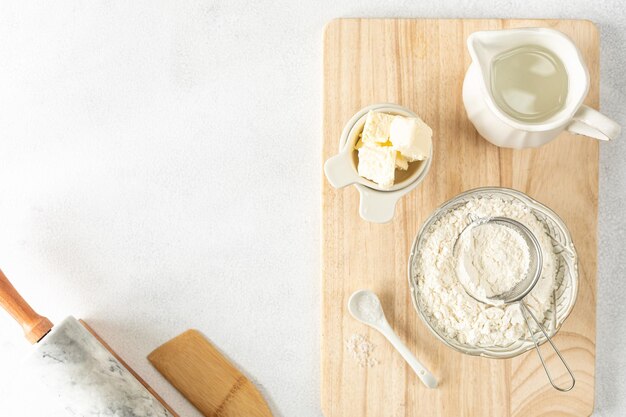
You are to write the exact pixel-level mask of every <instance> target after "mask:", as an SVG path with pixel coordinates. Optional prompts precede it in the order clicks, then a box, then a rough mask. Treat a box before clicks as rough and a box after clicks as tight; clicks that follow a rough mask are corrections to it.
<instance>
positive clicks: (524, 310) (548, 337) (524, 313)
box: [519, 302, 576, 392]
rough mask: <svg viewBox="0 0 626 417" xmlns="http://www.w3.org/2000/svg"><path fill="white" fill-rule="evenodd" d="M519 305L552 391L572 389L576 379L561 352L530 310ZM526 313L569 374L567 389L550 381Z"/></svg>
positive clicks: (521, 303) (522, 304)
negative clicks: (552, 388)
mask: <svg viewBox="0 0 626 417" xmlns="http://www.w3.org/2000/svg"><path fill="white" fill-rule="evenodd" d="M519 304H520V308H521V310H522V316H524V321H525V322H526V327H528V331H529V332H530V337H532V339H533V343H534V344H535V350H536V351H537V355H539V359H540V360H541V365H543V369H544V370H545V371H546V375H547V376H548V379H549V380H550V385H552V386H553V387H554V389H556V390H558V391H561V392H567V391H570V390H571V389H572V388H574V385H575V384H576V378H574V374H573V373H572V370H571V369H570V368H569V366H568V365H567V362H565V359H564V358H563V356H562V355H561V352H560V351H559V350H558V349H557V347H556V346H555V345H554V342H552V338H551V337H550V336H548V332H546V329H544V327H543V326H542V325H541V323H539V320H537V317H535V315H534V314H533V312H532V311H530V309H529V308H528V307H526V304H524V303H523V302H520V303H519ZM526 313H528V315H530V317H532V319H533V321H534V322H535V324H536V325H537V326H538V327H539V330H541V332H542V333H543V335H544V336H545V337H546V339H547V340H548V342H550V346H552V349H553V350H554V351H555V352H556V354H557V356H558V357H559V359H560V360H561V363H562V364H563V365H565V369H567V372H568V373H569V376H570V377H571V378H572V383H571V385H569V386H567V387H559V386H558V385H556V384H555V383H554V381H553V380H552V375H550V371H549V370H548V366H547V365H546V362H545V361H544V360H543V355H542V354H541V350H539V343H537V339H536V338H535V334H534V333H533V331H532V329H531V328H530V323H529V322H528V316H527V314H526Z"/></svg>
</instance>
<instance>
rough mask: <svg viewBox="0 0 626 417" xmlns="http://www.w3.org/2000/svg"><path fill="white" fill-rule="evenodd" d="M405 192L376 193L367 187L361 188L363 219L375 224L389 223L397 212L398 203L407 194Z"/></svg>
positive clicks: (360, 205) (361, 212)
mask: <svg viewBox="0 0 626 417" xmlns="http://www.w3.org/2000/svg"><path fill="white" fill-rule="evenodd" d="M403 191H404V190H398V191H376V190H372V189H370V188H367V187H362V188H359V194H361V201H360V204H359V214H360V215H361V218H362V219H363V220H367V221H368V222H373V223H389V222H390V221H391V219H393V215H394V214H395V212H396V203H397V202H398V200H399V199H400V197H402V196H403V195H404V194H405V192H403Z"/></svg>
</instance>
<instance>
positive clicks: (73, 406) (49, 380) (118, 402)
mask: <svg viewBox="0 0 626 417" xmlns="http://www.w3.org/2000/svg"><path fill="white" fill-rule="evenodd" d="M0 305H2V307H3V308H4V309H5V310H6V311H7V312H9V314H11V316H13V318H14V319H15V320H16V321H17V322H18V323H19V324H20V325H21V326H22V328H23V329H24V334H25V336H26V339H28V341H29V342H31V343H33V344H35V346H34V349H33V351H32V352H31V354H30V355H29V357H28V358H27V359H26V361H25V363H24V365H25V366H26V367H27V368H28V370H29V372H30V373H29V375H32V376H33V377H35V378H36V379H37V380H40V381H41V382H42V383H43V385H45V386H46V388H48V389H49V390H50V391H51V392H52V394H53V396H54V397H56V398H58V399H59V400H60V401H61V405H62V406H63V407H65V409H66V410H67V411H68V413H69V415H71V416H79V417H105V416H115V417H175V416H176V414H175V413H174V412H173V411H172V410H171V409H170V408H169V407H168V406H167V405H166V404H165V403H163V401H162V400H161V399H160V398H159V397H158V396H157V395H156V394H155V393H154V392H153V391H152V390H151V389H150V387H148V386H147V385H146V384H145V383H144V382H143V381H142V380H141V379H140V378H139V377H138V376H137V375H136V374H135V373H134V372H133V371H132V370H131V369H130V368H128V367H127V366H126V364H125V363H124V362H123V361H122V360H121V359H120V358H119V357H118V356H117V355H116V354H115V353H114V352H112V351H111V350H110V349H108V346H106V344H104V342H101V341H100V339H99V338H98V337H97V335H95V334H94V333H92V331H91V329H89V328H88V327H87V326H86V325H85V324H84V323H81V322H79V321H78V320H76V319H75V318H74V317H68V318H66V319H65V320H63V321H62V322H61V324H57V325H56V326H53V325H52V323H51V322H50V320H48V319H47V318H46V317H43V316H40V315H39V314H37V313H36V312H35V311H34V310H33V309H32V308H31V307H30V306H29V305H28V303H27V302H26V301H24V299H23V298H22V297H21V296H20V294H19V293H18V292H17V291H16V290H15V288H14V287H13V285H11V283H10V282H9V280H8V279H7V277H6V276H5V275H4V273H2V271H0Z"/></svg>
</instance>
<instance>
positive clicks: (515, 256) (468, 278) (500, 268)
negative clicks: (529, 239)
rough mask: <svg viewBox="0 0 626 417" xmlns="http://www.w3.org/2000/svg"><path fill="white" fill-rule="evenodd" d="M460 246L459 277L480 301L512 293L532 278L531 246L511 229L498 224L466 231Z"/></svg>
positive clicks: (458, 250) (484, 225) (460, 240)
mask: <svg viewBox="0 0 626 417" xmlns="http://www.w3.org/2000/svg"><path fill="white" fill-rule="evenodd" d="M456 245H457V252H458V254H457V259H456V262H457V264H456V265H457V266H456V272H457V277H458V279H459V280H460V281H461V283H462V284H463V285H464V286H465V288H466V289H467V290H468V291H469V292H470V294H473V295H474V296H475V297H476V298H478V299H479V300H483V301H485V300H490V299H492V298H493V297H494V296H498V295H500V294H504V293H505V292H507V291H510V290H511V289H513V287H515V285H517V284H518V283H519V282H520V281H523V280H524V278H526V276H527V275H528V268H529V265H530V250H529V247H528V244H527V243H526V241H525V240H524V238H523V237H522V235H521V234H520V233H519V232H518V231H516V230H514V229H512V228H510V227H507V226H503V225H500V224H497V223H485V224H482V225H478V226H475V227H473V228H471V229H468V231H464V232H463V233H462V234H461V237H460V238H459V241H458V242H457V243H456ZM492 303H493V301H492ZM500 304H502V302H500Z"/></svg>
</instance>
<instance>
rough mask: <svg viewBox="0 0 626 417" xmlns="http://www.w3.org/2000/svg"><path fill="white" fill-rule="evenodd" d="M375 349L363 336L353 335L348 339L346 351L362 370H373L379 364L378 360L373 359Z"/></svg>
mask: <svg viewBox="0 0 626 417" xmlns="http://www.w3.org/2000/svg"><path fill="white" fill-rule="evenodd" d="M375 348H376V346H375V345H374V344H373V343H372V342H370V341H369V340H368V339H367V337H365V336H363V335H361V334H353V335H352V336H350V337H349V338H347V339H346V350H347V351H348V353H349V354H350V356H352V357H353V358H354V360H355V361H356V362H357V363H358V364H359V366H360V367H361V368H365V367H369V368H372V367H374V366H376V365H378V364H379V362H378V360H377V359H375V358H374V357H372V354H373V352H374V349H375Z"/></svg>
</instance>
